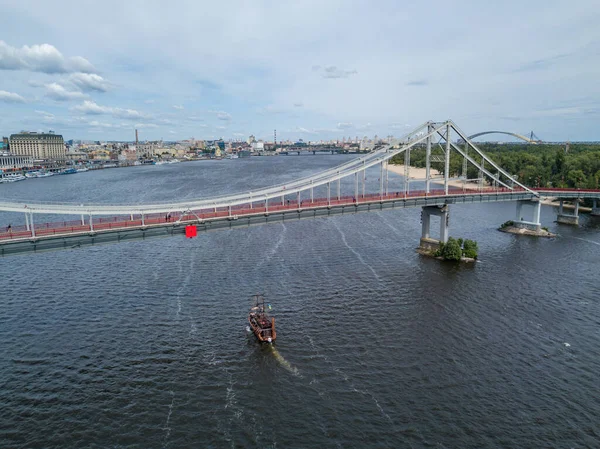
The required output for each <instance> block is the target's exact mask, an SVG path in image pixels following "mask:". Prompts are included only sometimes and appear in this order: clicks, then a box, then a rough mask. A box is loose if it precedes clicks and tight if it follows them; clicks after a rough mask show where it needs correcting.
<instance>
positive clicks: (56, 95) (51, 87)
mask: <svg viewBox="0 0 600 449" xmlns="http://www.w3.org/2000/svg"><path fill="white" fill-rule="evenodd" d="M46 96H47V97H49V98H52V99H53V100H56V101H71V100H82V99H83V98H86V97H87V95H86V94H84V93H81V92H73V91H68V90H67V89H65V88H64V87H63V86H61V85H60V84H58V83H50V84H46Z"/></svg>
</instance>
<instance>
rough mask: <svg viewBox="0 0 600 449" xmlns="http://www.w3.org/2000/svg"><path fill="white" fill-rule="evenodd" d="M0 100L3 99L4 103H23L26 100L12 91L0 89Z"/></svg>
mask: <svg viewBox="0 0 600 449" xmlns="http://www.w3.org/2000/svg"><path fill="white" fill-rule="evenodd" d="M0 101H3V102H4V103H25V102H26V101H27V100H25V98H23V97H22V96H21V95H19V94H16V93H14V92H7V91H5V90H0Z"/></svg>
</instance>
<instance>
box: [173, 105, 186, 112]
mask: <svg viewBox="0 0 600 449" xmlns="http://www.w3.org/2000/svg"><path fill="white" fill-rule="evenodd" d="M173 109H177V110H179V111H181V110H182V109H184V107H183V106H181V105H179V104H174V105H173Z"/></svg>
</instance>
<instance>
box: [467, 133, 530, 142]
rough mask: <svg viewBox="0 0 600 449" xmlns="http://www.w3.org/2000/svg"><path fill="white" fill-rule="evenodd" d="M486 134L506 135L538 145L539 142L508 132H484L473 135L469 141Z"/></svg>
mask: <svg viewBox="0 0 600 449" xmlns="http://www.w3.org/2000/svg"><path fill="white" fill-rule="evenodd" d="M486 134H506V135H507V136H513V137H516V138H517V139H521V140H524V141H525V142H527V143H533V144H536V143H538V141H537V140H532V139H530V138H529V137H525V136H523V135H521V134H517V133H511V132H508V131H483V132H480V133H477V134H473V135H472V136H469V140H471V139H475V138H476V137H479V136H485V135H486Z"/></svg>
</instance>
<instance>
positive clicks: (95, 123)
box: [87, 120, 123, 129]
mask: <svg viewBox="0 0 600 449" xmlns="http://www.w3.org/2000/svg"><path fill="white" fill-rule="evenodd" d="M87 124H88V125H89V126H93V127H94V128H109V129H119V128H123V126H122V125H120V124H118V123H105V122H99V121H97V120H91V121H89V122H87Z"/></svg>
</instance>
